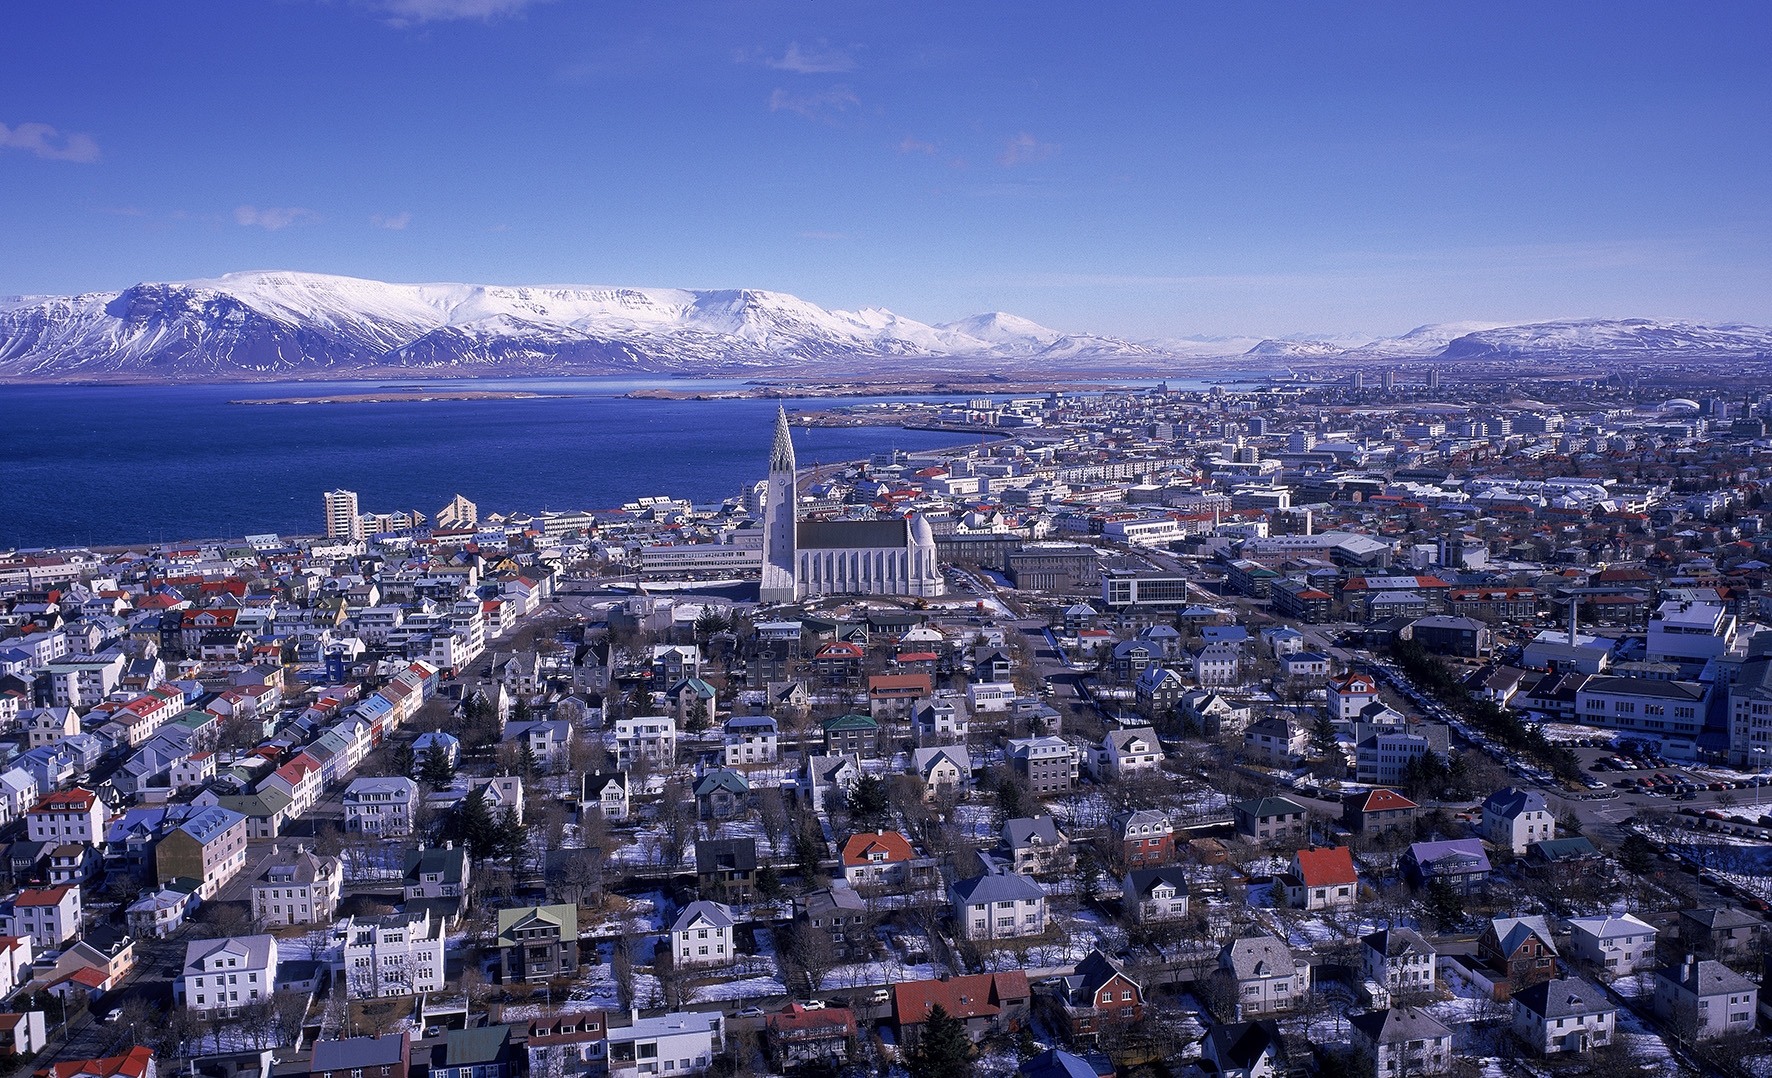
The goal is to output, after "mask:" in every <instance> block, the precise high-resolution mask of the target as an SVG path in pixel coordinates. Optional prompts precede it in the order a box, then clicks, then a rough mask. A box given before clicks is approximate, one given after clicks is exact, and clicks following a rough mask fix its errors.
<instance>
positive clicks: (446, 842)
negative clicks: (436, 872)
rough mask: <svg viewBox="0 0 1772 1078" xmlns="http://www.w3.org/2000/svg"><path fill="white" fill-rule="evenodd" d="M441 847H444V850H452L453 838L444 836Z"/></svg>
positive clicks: (453, 847)
mask: <svg viewBox="0 0 1772 1078" xmlns="http://www.w3.org/2000/svg"><path fill="white" fill-rule="evenodd" d="M443 848H444V849H446V850H453V849H455V840H454V839H452V838H446V839H444V840H443Z"/></svg>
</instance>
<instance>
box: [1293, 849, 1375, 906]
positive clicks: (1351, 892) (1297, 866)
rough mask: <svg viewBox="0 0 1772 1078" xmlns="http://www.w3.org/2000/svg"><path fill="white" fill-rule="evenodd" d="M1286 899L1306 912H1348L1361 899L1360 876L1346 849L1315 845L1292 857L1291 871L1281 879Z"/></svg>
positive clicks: (1351, 856)
mask: <svg viewBox="0 0 1772 1078" xmlns="http://www.w3.org/2000/svg"><path fill="white" fill-rule="evenodd" d="M1280 882H1281V883H1282V884H1283V885H1284V886H1285V888H1286V899H1287V901H1289V902H1290V903H1291V904H1292V905H1293V906H1294V907H1296V908H1298V909H1306V910H1336V909H1348V908H1350V907H1352V906H1353V904H1354V903H1355V902H1356V901H1357V900H1358V899H1359V890H1360V877H1359V874H1358V873H1357V872H1355V871H1354V855H1353V853H1352V851H1350V850H1349V849H1348V848H1347V847H1346V846H1313V847H1311V848H1310V849H1308V850H1299V851H1298V852H1297V853H1295V854H1293V855H1292V871H1291V872H1290V873H1288V874H1285V875H1282V876H1281V877H1280Z"/></svg>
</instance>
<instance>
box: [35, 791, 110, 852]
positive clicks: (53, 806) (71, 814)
mask: <svg viewBox="0 0 1772 1078" xmlns="http://www.w3.org/2000/svg"><path fill="white" fill-rule="evenodd" d="M107 816H108V814H107V813H106V811H105V803H104V802H103V801H100V800H99V797H98V795H97V794H95V793H93V792H92V791H91V790H88V789H84V788H83V787H79V786H76V787H74V788H73V789H72V790H58V791H56V792H55V793H52V794H50V795H49V796H48V797H45V798H44V799H43V800H41V801H39V802H37V803H36V804H35V805H33V806H32V807H31V810H30V812H28V813H26V819H28V820H30V831H31V841H32V842H53V843H57V844H60V843H66V842H101V841H103V840H104V836H105V820H106V818H107Z"/></svg>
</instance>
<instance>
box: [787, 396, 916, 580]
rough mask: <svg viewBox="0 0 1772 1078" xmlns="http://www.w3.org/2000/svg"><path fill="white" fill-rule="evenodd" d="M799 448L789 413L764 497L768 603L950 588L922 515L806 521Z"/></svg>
mask: <svg viewBox="0 0 1772 1078" xmlns="http://www.w3.org/2000/svg"><path fill="white" fill-rule="evenodd" d="M794 470H795V463H794V443H793V438H792V435H791V433H790V432H789V430H788V416H787V411H786V409H778V410H777V412H776V416H775V441H774V443H773V444H772V445H771V447H770V451H769V479H768V481H767V483H766V484H765V494H764V498H763V583H762V590H761V592H760V593H759V596H758V597H759V598H760V599H761V601H763V602H765V603H788V602H795V601H797V600H800V599H813V598H817V597H819V596H824V595H907V596H934V595H940V594H942V593H943V591H945V590H946V584H945V582H944V581H943V580H942V576H941V567H940V565H939V564H938V563H937V561H936V553H935V533H934V531H933V530H931V529H930V527H929V522H928V521H926V520H924V519H923V517H922V515H921V514H916V515H913V516H910V517H891V518H888V519H885V520H805V521H802V520H801V519H799V495H798V491H797V489H796V487H795V485H794Z"/></svg>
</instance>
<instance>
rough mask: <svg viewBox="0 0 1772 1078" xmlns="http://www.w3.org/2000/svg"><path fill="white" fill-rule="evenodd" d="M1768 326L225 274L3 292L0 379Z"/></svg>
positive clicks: (1478, 346)
mask: <svg viewBox="0 0 1772 1078" xmlns="http://www.w3.org/2000/svg"><path fill="white" fill-rule="evenodd" d="M1769 351H1772V329H1767V328H1765V327H1760V326H1747V325H1733V324H1731V325H1716V326H1707V325H1697V324H1692V323H1685V322H1651V321H1640V320H1626V321H1602V320H1571V321H1559V322H1544V323H1536V324H1532V325H1517V326H1507V325H1495V324H1493V323H1474V322H1473V323H1447V324H1442V325H1432V326H1422V327H1420V328H1418V329H1415V330H1411V331H1410V332H1408V333H1406V334H1403V335H1402V336H1400V337H1392V338H1385V339H1381V340H1365V341H1362V340H1350V339H1345V338H1344V339H1333V338H1324V339H1304V338H1299V339H1284V340H1281V339H1274V340H1257V339H1238V338H1218V339H1212V338H1198V339H1170V340H1161V341H1147V342H1138V341H1128V340H1121V339H1118V338H1114V337H1100V336H1092V335H1085V334H1066V333H1060V332H1058V331H1057V330H1052V329H1047V328H1046V327H1044V326H1041V325H1038V324H1037V323H1034V322H1030V321H1028V320H1027V319H1025V318H1018V317H1016V316H1015V315H1011V314H1004V313H1001V312H995V313H988V314H979V315H974V316H972V317H970V318H963V319H961V320H959V321H957V322H947V323H942V324H938V325H927V324H925V323H922V322H917V321H913V320H911V319H908V318H901V317H900V316H898V315H896V314H893V313H892V312H890V311H887V310H882V309H877V308H869V309H865V310H861V311H854V312H850V311H827V310H825V309H823V308H821V307H818V306H816V305H814V304H811V303H808V302H806V301H805V300H802V299H798V298H796V297H794V296H790V295H787V294H785V293H781V292H765V291H757V290H752V289H730V290H725V289H722V290H701V291H698V290H687V289H671V288H592V287H579V286H560V287H505V286H497V285H471V284H387V283H383V282H380V281H368V280H361V279H358V278H352V277H336V276H328V275H324V274H314V273H294V272H255V273H231V274H228V275H226V276H223V277H219V278H216V279H213V280H201V281H180V282H172V283H143V284H138V285H135V286H134V287H131V288H127V289H124V290H123V291H121V292H89V293H86V294H83V295H78V296H17V297H9V298H0V379H4V380H11V381H52V380H54V381H60V380H125V379H127V380H139V381H158V380H167V381H172V380H181V381H193V380H205V381H225V380H245V379H263V378H303V377H310V378H311V377H332V378H354V377H375V376H383V375H389V374H397V373H414V374H416V373H424V374H429V375H433V376H436V375H457V376H462V375H510V374H525V375H543V374H645V373H658V374H715V373H719V374H728V375H744V374H765V373H771V374H794V373H807V374H814V373H820V374H842V373H845V372H857V373H859V372H868V373H880V367H879V364H880V362H881V361H882V360H891V361H896V364H897V365H899V366H901V367H906V368H915V369H922V370H949V371H954V372H956V373H959V372H964V371H973V372H978V373H984V372H995V371H1006V370H1019V371H1023V372H1034V371H1040V370H1050V371H1067V372H1073V373H1075V372H1087V371H1100V372H1102V373H1107V372H1111V371H1126V370H1150V371H1160V370H1162V369H1164V368H1167V367H1171V366H1174V367H1181V366H1197V364H1185V363H1184V361H1186V360H1201V359H1205V358H1219V359H1224V358H1231V357H1235V358H1236V359H1238V360H1239V361H1242V362H1244V363H1245V364H1246V365H1247V366H1248V367H1251V368H1255V367H1272V366H1284V365H1287V364H1288V363H1292V362H1299V361H1309V362H1311V363H1313V364H1329V365H1344V364H1345V365H1352V364H1357V363H1362V362H1367V361H1374V362H1383V361H1399V360H1415V361H1421V360H1431V359H1436V358H1437V359H1445V360H1449V361H1450V360H1457V361H1473V360H1486V359H1496V360H1521V359H1526V360H1530V359H1544V360H1547V361H1549V360H1572V359H1602V358H1607V357H1615V358H1623V359H1629V358H1652V357H1683V358H1691V359H1705V358H1715V359H1729V358H1752V357H1755V356H1757V355H1761V354H1764V353H1767V352H1769Z"/></svg>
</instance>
